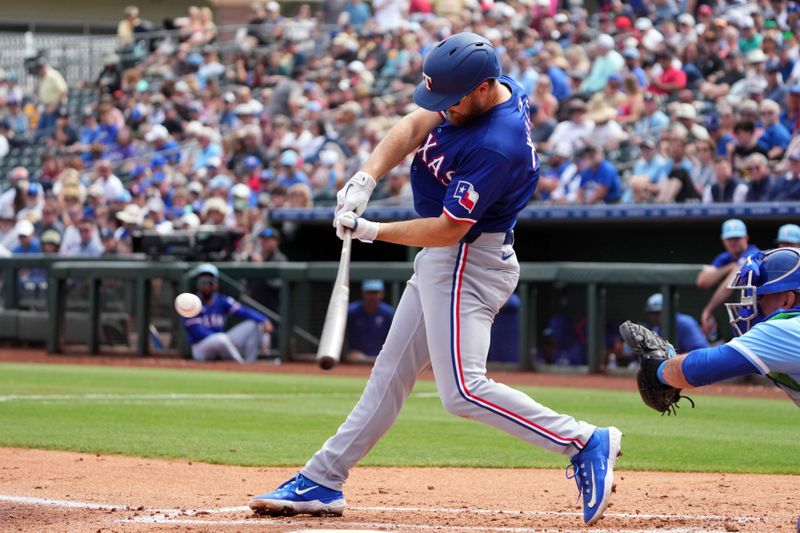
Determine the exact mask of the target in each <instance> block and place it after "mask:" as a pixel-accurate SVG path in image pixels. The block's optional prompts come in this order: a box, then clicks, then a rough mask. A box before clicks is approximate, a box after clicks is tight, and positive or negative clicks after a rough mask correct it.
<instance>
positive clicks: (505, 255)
mask: <svg viewBox="0 0 800 533" xmlns="http://www.w3.org/2000/svg"><path fill="white" fill-rule="evenodd" d="M512 255H514V252H511V253H510V254H503V255H501V256H500V259H502V260H503V261H505V260H506V259H508V258H509V257H511V256H512Z"/></svg>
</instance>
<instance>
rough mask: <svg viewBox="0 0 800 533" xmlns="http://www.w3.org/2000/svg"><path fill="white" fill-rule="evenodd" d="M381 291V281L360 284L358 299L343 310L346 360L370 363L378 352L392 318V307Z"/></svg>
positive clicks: (366, 280)
mask: <svg viewBox="0 0 800 533" xmlns="http://www.w3.org/2000/svg"><path fill="white" fill-rule="evenodd" d="M384 294H385V293H384V285H383V280H380V279H365V280H364V281H363V282H362V283H361V299H360V300H358V301H356V302H353V303H352V304H350V307H349V308H348V310H347V335H346V336H347V355H346V356H345V358H344V359H345V361H346V362H349V363H356V362H372V361H374V359H375V357H377V356H378V353H380V351H381V348H382V347H383V343H384V341H385V340H386V335H387V334H388V333H389V326H391V325H392V318H394V308H393V307H392V306H391V305H389V304H387V303H385V302H384V301H383V297H384Z"/></svg>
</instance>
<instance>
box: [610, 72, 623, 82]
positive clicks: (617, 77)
mask: <svg viewBox="0 0 800 533" xmlns="http://www.w3.org/2000/svg"><path fill="white" fill-rule="evenodd" d="M608 81H615V82H617V83H621V82H622V76H620V75H619V74H612V75H610V76H609V77H608Z"/></svg>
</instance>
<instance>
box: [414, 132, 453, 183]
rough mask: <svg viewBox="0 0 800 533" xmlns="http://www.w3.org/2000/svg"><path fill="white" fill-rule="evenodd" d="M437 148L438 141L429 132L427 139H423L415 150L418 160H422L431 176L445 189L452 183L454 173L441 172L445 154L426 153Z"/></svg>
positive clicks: (451, 171) (449, 171)
mask: <svg viewBox="0 0 800 533" xmlns="http://www.w3.org/2000/svg"><path fill="white" fill-rule="evenodd" d="M437 146H439V141H438V139H437V138H436V136H434V134H433V132H431V133H429V134H428V138H427V139H425V142H424V143H423V144H422V145H420V147H419V148H417V154H418V155H419V156H420V159H422V162H423V163H424V164H425V166H427V167H428V170H430V172H431V174H433V176H434V177H435V178H436V180H437V181H438V182H439V183H441V184H442V185H444V186H445V187H447V186H448V185H450V182H451V181H453V176H454V175H455V173H456V171H455V170H447V171H445V172H442V166H443V164H444V160H445V154H443V153H442V154H439V155H434V154H429V153H428V152H429V151H430V150H431V148H435V147H437Z"/></svg>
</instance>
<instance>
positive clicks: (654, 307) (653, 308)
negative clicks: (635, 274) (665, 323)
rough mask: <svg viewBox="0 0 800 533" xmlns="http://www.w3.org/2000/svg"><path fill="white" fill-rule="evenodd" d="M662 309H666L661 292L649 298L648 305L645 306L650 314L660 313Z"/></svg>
mask: <svg viewBox="0 0 800 533" xmlns="http://www.w3.org/2000/svg"><path fill="white" fill-rule="evenodd" d="M662 309H664V296H663V295H662V294H661V293H660V292H657V293H655V294H651V295H650V297H649V298H647V305H645V307H644V310H645V311H646V312H648V313H660V312H661V310H662Z"/></svg>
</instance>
